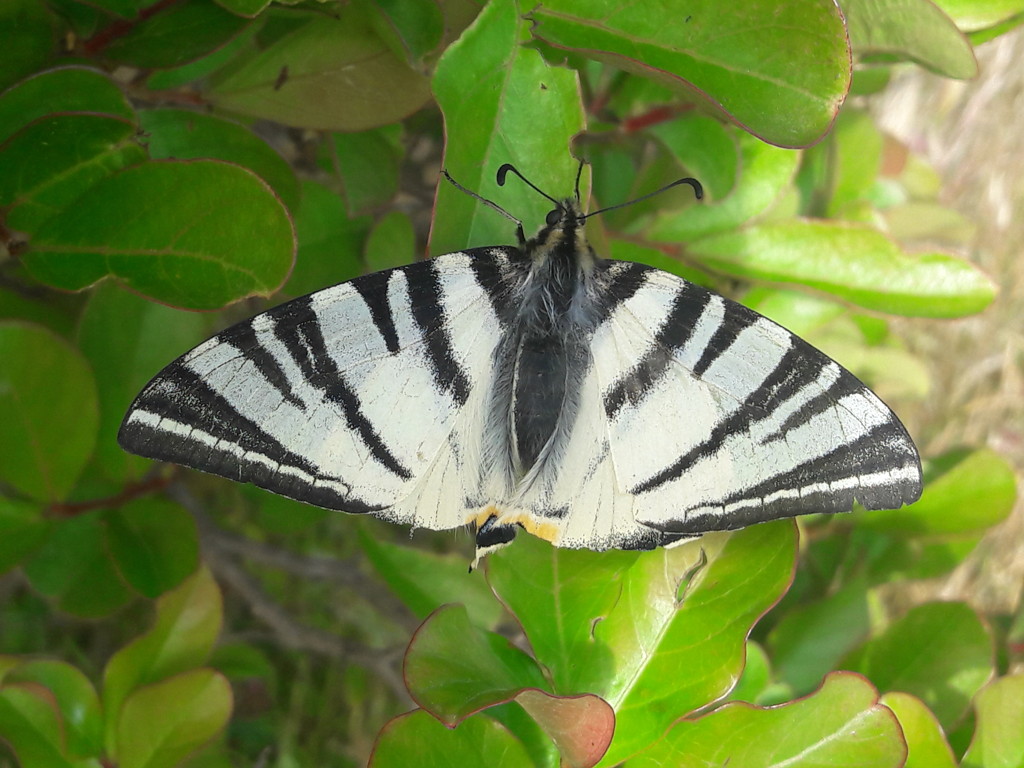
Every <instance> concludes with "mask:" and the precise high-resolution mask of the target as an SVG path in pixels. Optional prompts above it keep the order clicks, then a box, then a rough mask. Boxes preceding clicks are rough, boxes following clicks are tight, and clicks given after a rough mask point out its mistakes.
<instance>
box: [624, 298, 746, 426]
mask: <svg viewBox="0 0 1024 768" xmlns="http://www.w3.org/2000/svg"><path fill="white" fill-rule="evenodd" d="M710 301H711V294H710V293H708V292H707V291H705V290H704V289H703V288H700V287H698V286H696V285H693V284H692V283H686V284H684V285H683V287H681V289H680V290H679V292H678V293H677V294H676V296H675V298H674V299H673V300H672V308H671V309H670V310H669V313H668V317H666V318H665V322H664V323H662V325H661V327H660V328H659V329H658V331H657V333H656V334H655V336H654V343H653V344H652V345H651V347H650V348H649V349H648V350H647V353H646V354H645V355H644V357H643V358H641V359H640V361H639V362H637V363H636V365H634V366H633V367H632V368H631V369H630V370H628V371H627V372H626V373H624V374H623V375H622V376H620V377H619V378H618V379H617V380H616V381H615V383H614V384H612V386H611V387H609V389H608V391H607V392H606V393H605V396H604V410H605V414H606V415H607V416H608V418H609V419H614V418H615V416H616V414H617V413H618V412H619V411H620V410H621V409H622V408H623V407H624V406H626V405H627V404H629V405H635V404H636V403H638V402H640V400H641V399H643V396H644V395H645V394H646V393H647V392H648V391H649V390H650V389H651V387H653V386H654V384H655V383H656V382H657V381H658V379H659V378H661V376H662V375H663V374H664V373H665V371H666V370H668V368H669V366H670V365H671V364H672V361H673V359H674V358H675V356H676V354H677V353H678V351H679V350H680V349H682V348H683V347H684V346H685V345H686V342H687V341H689V340H690V337H691V336H692V335H693V329H694V328H695V327H696V325H697V322H698V321H699V320H700V317H701V315H702V314H703V313H704V310H705V308H706V307H707V305H708V303H709V302H710ZM723 327H724V326H723ZM719 330H721V327H720V328H719ZM737 333H738V331H737Z"/></svg>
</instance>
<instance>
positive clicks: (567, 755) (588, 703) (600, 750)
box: [515, 689, 615, 768]
mask: <svg viewBox="0 0 1024 768" xmlns="http://www.w3.org/2000/svg"><path fill="white" fill-rule="evenodd" d="M515 700H516V701H517V702H519V704H520V706H522V708H523V709H525V710H526V711H527V712H529V713H530V717H532V718H533V719H534V720H536V721H537V723H538V724H539V725H540V727H541V728H543V729H544V732H545V733H547V734H548V736H550V737H551V740H552V741H553V742H555V746H557V747H558V751H559V752H560V753H561V755H562V766H563V767H564V768H590V767H591V766H593V765H597V763H598V762H599V761H600V760H601V758H602V757H604V753H605V752H607V751H608V745H609V744H611V741H612V736H613V735H614V733H615V712H613V711H612V708H611V707H610V706H609V705H608V702H606V701H605V700H604V699H602V698H601V697H600V696H594V695H592V694H584V695H582V696H552V695H551V694H550V693H544V691H538V690H536V689H528V690H525V691H523V692H522V693H520V694H519V695H518V696H516V698H515Z"/></svg>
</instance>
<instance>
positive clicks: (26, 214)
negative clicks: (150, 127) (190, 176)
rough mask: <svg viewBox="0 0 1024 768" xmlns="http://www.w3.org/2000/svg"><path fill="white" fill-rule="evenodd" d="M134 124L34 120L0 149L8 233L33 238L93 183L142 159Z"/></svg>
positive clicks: (87, 118) (86, 118)
mask: <svg viewBox="0 0 1024 768" xmlns="http://www.w3.org/2000/svg"><path fill="white" fill-rule="evenodd" d="M136 132H137V128H136V126H135V124H134V123H132V122H130V121H128V120H125V119H123V118H120V117H107V116H105V115H56V116H49V117H42V118H39V120H37V121H36V122H34V123H30V124H29V125H27V126H26V127H25V128H23V129H21V130H20V131H18V132H17V133H15V134H14V135H13V136H12V137H11V138H10V139H8V140H7V141H6V142H5V143H4V144H3V145H2V146H0V206H4V207H7V208H8V209H9V210H8V213H7V219H6V224H7V226H9V227H10V228H12V229H16V230H20V231H24V232H37V231H39V230H40V228H41V225H42V224H43V223H44V222H45V221H46V220H47V219H49V218H51V217H52V216H53V215H54V214H56V213H59V212H60V211H62V210H63V209H65V208H68V207H69V206H74V205H75V201H76V200H77V199H78V198H80V197H81V196H82V195H84V194H85V193H86V192H89V191H90V190H91V189H92V188H94V186H95V185H96V183H97V182H99V181H101V180H102V179H105V178H107V177H108V176H110V175H111V174H113V173H116V172H117V171H119V170H121V169H122V168H127V167H128V166H131V165H136V164H138V163H141V162H142V161H143V160H145V159H146V153H145V151H144V150H143V149H142V147H140V146H139V144H138V142H137V141H136V139H135V134H136Z"/></svg>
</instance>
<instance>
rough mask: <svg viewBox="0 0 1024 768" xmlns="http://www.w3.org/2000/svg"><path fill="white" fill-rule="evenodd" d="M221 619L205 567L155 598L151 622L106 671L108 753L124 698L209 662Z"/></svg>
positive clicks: (216, 595) (112, 746) (113, 744)
mask: <svg viewBox="0 0 1024 768" xmlns="http://www.w3.org/2000/svg"><path fill="white" fill-rule="evenodd" d="M221 621H222V613H221V595H220V590H219V589H218V588H217V584H216V583H215V582H214V580H213V577H212V576H210V574H209V572H208V571H207V570H205V569H202V568H201V569H200V570H199V571H197V572H196V575H195V576H193V577H192V578H190V579H188V580H187V581H186V582H185V583H184V584H182V585H181V586H180V587H178V588H177V589H175V590H173V591H172V592H168V593H167V594H166V595H164V596H163V597H161V598H160V599H159V600H158V601H157V604H156V622H155V623H154V626H153V628H152V629H151V630H149V631H148V632H147V633H146V634H144V635H142V636H141V637H139V638H137V639H136V640H133V641H132V642H131V643H129V644H128V645H126V646H125V647H124V648H122V649H121V650H119V651H118V652H117V653H115V654H114V655H113V656H112V657H111V659H110V661H109V662H107V667H106V669H105V670H104V672H103V709H104V712H105V713H106V727H107V731H106V736H105V738H106V747H107V751H108V752H109V753H111V754H116V739H115V729H116V728H118V727H119V726H118V723H119V721H120V716H121V715H120V713H121V708H122V705H123V704H124V703H125V699H126V698H127V697H128V696H129V695H130V694H131V693H132V691H135V690H137V689H138V688H140V687H142V686H145V685H149V684H151V683H154V682H156V681H158V680H163V679H165V678H168V677H171V676H173V675H177V674H180V673H182V672H184V671H186V670H189V669H192V668H194V667H197V666H199V665H201V664H203V663H205V662H206V660H207V658H208V657H209V655H210V651H211V650H212V648H213V644H214V641H215V640H216V639H217V635H218V634H219V633H220V627H221Z"/></svg>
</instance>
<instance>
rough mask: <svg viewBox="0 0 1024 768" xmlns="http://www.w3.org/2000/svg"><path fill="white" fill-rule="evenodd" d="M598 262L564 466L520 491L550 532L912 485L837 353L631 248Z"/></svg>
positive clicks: (644, 540) (731, 512)
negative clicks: (618, 258) (597, 296)
mask: <svg viewBox="0 0 1024 768" xmlns="http://www.w3.org/2000/svg"><path fill="white" fill-rule="evenodd" d="M608 275H609V282H608V286H609V291H608V292H607V294H608V295H607V296H606V297H605V298H604V300H603V305H602V306H603V307H604V314H605V316H604V318H603V320H602V321H601V322H600V323H599V325H598V326H597V329H596V331H595V334H594V337H593V339H592V343H591V347H590V349H591V363H590V367H589V370H588V372H587V374H586V376H585V377H584V380H583V383H582V387H581V390H580V395H579V399H578V413H577V416H576V419H575V422H574V426H573V430H572V432H571V433H570V434H569V436H568V438H567V439H566V441H565V445H564V448H563V450H562V453H561V454H560V456H559V461H558V462H557V467H558V471H557V472H551V473H549V474H548V475H547V477H546V478H540V481H539V482H538V483H536V484H535V485H534V486H533V487H532V488H531V489H530V493H529V495H528V497H527V498H526V499H524V504H523V506H524V507H526V508H528V509H530V510H532V514H533V516H534V517H533V519H532V521H531V522H532V524H533V525H534V526H536V527H543V525H544V524H545V523H547V524H548V525H549V526H553V528H554V530H553V532H552V535H551V536H546V537H545V538H551V539H552V540H553V541H554V542H555V543H556V544H558V545H559V546H567V547H586V548H591V549H607V548H610V547H616V548H626V549H646V548H650V547H653V546H658V545H666V544H671V543H673V542H675V541H678V540H681V539H685V538H689V537H692V536H696V535H699V534H701V533H705V532H707V531H713V530H727V529H733V528H739V527H742V526H745V525H749V524H752V523H757V522H763V521H767V520H772V519H776V518H780V517H789V516H794V515H798V514H805V513H811V512H843V511H849V510H850V509H851V508H852V506H853V503H854V500H856V501H859V502H860V503H861V504H862V505H864V506H865V507H867V508H869V509H883V508H896V507H899V506H901V505H902V504H905V503H910V502H912V501H914V500H916V499H917V498H918V497H919V496H920V493H921V467H920V459H919V457H918V454H917V450H916V449H915V447H914V444H913V442H912V441H911V439H910V437H909V435H908V434H907V432H906V430H905V429H904V427H903V425H902V424H901V423H900V422H899V420H898V419H897V418H896V416H895V415H894V414H893V413H892V412H891V411H890V410H889V409H888V408H887V407H886V406H885V405H884V404H883V403H882V402H881V401H880V400H879V399H878V398H877V397H876V396H875V395H874V393H872V392H871V391H870V390H869V389H868V388H867V387H865V386H864V385H863V384H862V383H861V382H860V381H858V380H857V379H856V377H854V376H853V375H852V374H851V373H849V372H848V371H846V370H845V369H843V368H842V367H841V366H839V365H838V364H837V363H836V362H834V361H833V360H831V359H830V358H828V357H827V356H826V355H824V354H822V353H821V352H819V351H818V350H816V349H814V348H813V347H812V346H811V345H809V344H808V343H807V342H805V341H803V340H802V339H800V338H798V337H796V336H794V335H793V334H791V333H790V332H789V331H787V330H785V329H784V328H782V327H781V326H779V325H777V324H775V323H773V322H772V321H770V320H768V319H767V318H764V317H762V316H760V315H758V314H757V313H755V312H753V311H752V310H750V309H747V308H746V307H744V306H742V305H740V304H737V303H735V302H732V301H729V300H727V299H724V298H722V297H720V296H717V295H715V294H712V293H710V292H708V291H706V290H704V289H703V288H700V287H699V286H697V285H694V284H692V283H689V282H687V281H685V280H682V279H680V278H677V277H675V276H674V275H670V274H668V273H666V272H662V271H660V270H656V269H652V268H649V267H645V266H642V265H638V264H630V263H626V262H617V263H616V262H613V263H611V264H610V266H609V267H608Z"/></svg>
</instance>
